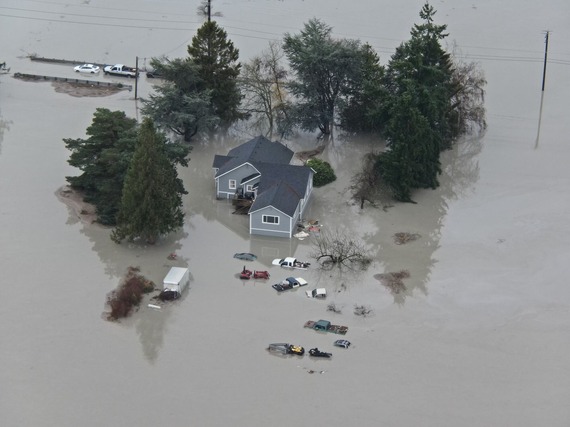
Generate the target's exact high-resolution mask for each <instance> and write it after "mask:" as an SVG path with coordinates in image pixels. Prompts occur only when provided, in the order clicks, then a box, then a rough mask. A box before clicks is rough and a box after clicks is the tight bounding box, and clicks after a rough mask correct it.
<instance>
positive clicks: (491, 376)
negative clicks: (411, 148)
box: [0, 0, 570, 427]
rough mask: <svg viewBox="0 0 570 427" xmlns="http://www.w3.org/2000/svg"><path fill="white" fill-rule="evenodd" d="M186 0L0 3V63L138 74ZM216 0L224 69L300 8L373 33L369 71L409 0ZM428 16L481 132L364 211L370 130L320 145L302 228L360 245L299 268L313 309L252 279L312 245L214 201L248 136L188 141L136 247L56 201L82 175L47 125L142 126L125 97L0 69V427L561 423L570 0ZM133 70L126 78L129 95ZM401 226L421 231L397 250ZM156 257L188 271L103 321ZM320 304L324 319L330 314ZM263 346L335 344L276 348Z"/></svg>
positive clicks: (372, 144) (449, 5)
mask: <svg viewBox="0 0 570 427" xmlns="http://www.w3.org/2000/svg"><path fill="white" fill-rule="evenodd" d="M195 3H196V4H188V2H186V1H182V0H172V1H169V2H164V1H158V0H147V1H144V2H140V1H134V0H122V1H120V2H117V1H111V0H90V1H80V0H70V1H67V2H66V3H65V4H64V3H57V2H55V3H50V4H49V7H48V5H47V3H42V2H35V3H33V4H32V3H31V2H21V1H16V0H5V1H4V2H3V10H4V13H3V14H2V16H0V24H1V25H0V28H2V30H1V31H2V36H3V37H2V40H3V41H4V43H3V48H2V53H1V54H2V58H0V62H2V61H6V62H7V65H8V66H9V67H11V73H15V72H21V73H30V74H42V75H52V76H60V77H66V76H67V77H72V76H74V73H73V71H72V68H71V67H70V66H63V65H56V64H41V63H36V62H32V61H30V60H29V59H27V57H26V56H27V55H30V54H34V53H35V54H37V55H39V56H44V57H51V58H65V59H77V60H81V61H88V62H96V63H117V62H122V63H126V64H127V65H134V63H135V60H136V57H138V59H139V64H140V65H142V66H145V65H147V64H148V61H149V59H150V57H152V56H160V55H167V56H169V57H179V56H184V55H185V54H186V53H185V52H186V46H187V44H188V43H189V42H190V40H191V38H192V36H193V35H194V33H195V31H196V28H197V27H198V26H199V25H200V20H199V19H198V17H197V16H196V15H195V8H196V7H197V4H198V2H195ZM212 3H213V6H214V7H215V8H219V10H220V11H221V12H222V13H223V17H221V18H217V19H218V20H219V23H220V24H221V25H222V26H224V27H225V28H226V29H227V31H228V34H229V37H230V38H231V39H232V40H233V41H234V43H235V44H236V47H238V49H240V54H241V58H242V61H245V60H247V58H250V57H252V56H253V55H256V54H258V53H260V52H261V50H263V49H265V48H266V46H267V43H268V42H269V40H271V39H280V38H281V37H282V35H283V34H284V33H285V32H290V33H296V32H298V31H299V30H300V29H301V28H302V25H303V23H304V22H307V21H308V20H309V19H310V18H312V17H315V16H316V17H319V18H321V19H322V20H324V21H325V22H326V23H328V24H329V25H331V26H333V28H334V35H335V36H338V37H353V38H360V39H361V40H363V41H367V42H369V43H370V44H371V45H372V46H373V47H374V48H375V49H377V51H378V52H379V53H380V55H381V59H382V61H383V62H384V63H385V62H386V61H387V59H388V58H389V56H390V55H391V53H393V49H394V47H395V46H397V45H398V44H399V43H400V42H401V41H402V40H404V39H406V38H407V37H408V34H409V30H410V28H411V26H412V24H413V23H414V22H418V21H419V17H418V12H419V10H420V8H421V6H422V4H423V1H416V0H402V1H398V2H389V1H385V0H362V1H361V2H359V4H358V5H356V4H354V2H352V3H350V2H343V1H340V0H313V1H311V2H308V1H302V0H285V1H278V0H263V1H262V0H250V1H234V2H212ZM499 3H500V4H499ZM434 6H435V8H436V9H437V10H438V14H437V15H436V20H437V21H438V22H441V23H446V24H448V31H449V33H450V41H453V40H454V41H456V42H457V45H458V47H459V48H460V49H461V51H462V52H463V54H464V55H465V56H466V58H467V60H474V61H478V62H479V63H480V64H481V66H482V68H483V69H484V70H485V73H486V76H487V79H488V82H489V83H488V87H487V89H488V90H487V102H486V106H487V111H488V116H487V117H488V124H489V126H488V130H487V132H486V133H485V134H484V135H481V136H478V137H475V136H471V137H467V138H465V139H462V140H460V141H458V142H457V144H456V146H455V147H454V149H453V150H450V151H448V152H446V153H444V154H443V157H442V168H443V173H442V175H441V178H440V183H441V186H440V187H439V188H438V189H437V190H434V191H431V190H430V191H419V192H417V193H416V194H415V195H414V199H415V201H417V204H415V205H412V204H398V203H394V204H393V206H392V207H389V208H387V209H385V210H384V209H382V207H381V206H379V207H376V208H374V207H371V206H368V205H367V206H366V207H365V209H364V210H360V209H359V206H358V205H356V204H354V203H353V202H352V201H351V200H350V196H349V191H348V187H349V185H350V179H351V177H352V176H353V174H354V173H355V171H357V170H358V167H359V162H360V159H361V157H362V155H363V154H364V153H366V152H368V151H370V150H374V149H376V148H377V147H378V143H377V142H376V141H373V140H368V139H363V138H361V139H359V138H354V137H352V136H347V135H343V134H342V133H337V134H336V135H335V138H334V140H333V141H331V142H329V143H327V144H326V147H325V148H324V151H323V152H322V154H321V157H322V158H323V159H325V160H327V161H328V162H330V163H331V165H332V166H333V167H334V169H335V172H336V174H337V176H338V180H337V181H336V182H335V183H334V184H332V185H329V186H326V187H324V188H319V189H316V190H315V192H314V197H313V199H312V202H311V207H310V212H309V214H308V218H313V219H317V220H318V221H319V223H320V224H322V226H323V227H325V228H327V229H331V230H334V229H343V230H346V231H347V232H350V233H352V234H353V235H354V236H356V237H358V238H360V239H362V240H363V241H364V242H365V243H366V244H367V245H368V247H369V248H370V250H371V251H372V253H373V257H374V263H373V265H372V266H371V267H370V268H369V269H368V270H366V271H363V272H344V273H342V274H340V273H338V272H337V271H321V270H319V269H317V268H313V267H311V268H310V269H309V270H307V271H306V272H305V271H303V272H302V274H301V275H302V277H304V278H305V279H306V280H307V281H308V282H309V287H316V286H318V287H326V288H327V291H328V294H329V295H328V298H327V300H326V301H317V300H312V299H308V298H306V297H305V295H304V292H303V290H300V291H294V292H289V293H283V294H277V293H276V292H275V291H274V290H273V289H272V288H271V284H272V283H274V282H277V281H279V280H281V279H283V278H284V277H285V276H286V275H289V272H287V271H283V270H281V269H279V268H277V267H274V266H272V265H271V260H272V259H273V258H275V257H282V256H286V255H294V256H296V257H298V258H300V259H306V258H308V257H309V253H310V251H311V243H310V239H305V240H303V241H300V240H296V239H293V240H278V239H270V238H261V237H250V236H249V235H248V231H247V219H246V218H245V217H243V216H236V215H232V213H231V207H230V206H229V204H227V203H226V202H224V201H217V200H215V199H214V198H213V191H214V181H213V171H212V167H211V165H212V160H213V156H214V155H215V154H225V153H227V151H228V150H229V149H230V148H232V147H234V146H236V145H237V144H239V143H242V142H244V141H246V140H248V139H249V138H251V137H252V136H255V135H254V134H247V133H246V132H242V133H236V134H235V135H232V136H231V137H225V138H222V137H219V138H213V139H212V140H208V141H200V142H196V143H195V144H194V148H193V151H192V153H191V161H190V163H189V166H188V168H182V169H180V176H181V177H182V179H183V180H184V183H185V186H186V188H187V190H188V192H189V193H188V195H187V196H185V198H184V209H185V212H186V221H185V225H184V228H183V229H182V230H181V231H180V232H179V233H176V234H173V235H170V236H168V238H166V239H164V240H162V241H160V242H159V243H158V244H157V245H155V246H139V245H132V244H122V245H116V244H114V243H112V242H111V240H110V239H109V233H110V230H109V229H106V228H104V227H99V226H95V225H93V224H91V223H90V221H82V220H81V218H80V217H79V216H78V215H77V207H76V206H75V207H74V205H73V204H69V203H68V204H66V203H64V202H62V197H61V194H60V190H61V189H62V188H63V187H64V186H65V184H66V181H65V177H66V176H69V175H74V174H77V173H78V171H77V170H75V169H74V168H72V167H70V166H69V165H68V163H67V159H68V156H69V152H67V150H66V149H65V146H64V144H63V142H62V139H63V138H81V137H84V136H85V129H86V128H87V126H89V124H90V123H91V120H92V116H93V113H94V111H95V109H96V108H98V107H105V108H109V109H111V110H124V111H125V112H126V113H127V114H128V115H129V116H131V117H135V118H137V119H139V120H140V119H141V115H140V111H139V108H140V101H138V100H135V99H134V91H131V92H129V91H121V92H118V93H115V94H108V96H100V97H93V96H71V95H72V94H70V93H62V92H60V91H59V90H56V88H54V87H53V86H52V84H51V83H49V82H43V83H38V82H25V81H21V80H18V79H14V78H12V76H11V74H2V75H0V242H1V245H0V271H1V272H2V281H1V283H2V288H3V295H4V298H3V302H2V304H0V320H1V321H0V342H1V347H0V383H1V384H2V391H1V392H0V414H2V415H1V419H2V422H1V423H2V425H3V426H6V427H36V426H58V427H61V426H86V427H90V426H93V427H99V426H102V425H109V426H114V425H137V426H149V427H150V426H157V425H165V426H172V427H177V426H188V425H197V426H222V425H229V424H232V425H236V426H245V425H247V426H253V427H255V426H262V425H263V426H267V425H271V426H290V425H291V424H292V423H294V424H297V425H323V426H324V425H326V426H331V427H335V426H354V425H362V426H371V425H388V426H418V425H422V426H438V427H441V426H450V427H452V426H453V427H456V426H511V425H512V426H515V425H516V426H517V427H523V426H524V427H535V426H538V425H544V426H549V427H567V426H568V425H570V409H569V406H568V404H567V402H568V398H569V390H570V370H568V366H567V359H568V354H569V353H570V340H568V336H569V333H570V287H568V283H567V282H568V281H567V277H568V275H569V273H570V267H569V264H568V259H569V258H570V245H569V240H568V236H569V235H570V233H569V232H570V226H569V225H568V224H569V223H568V217H569V214H570V198H569V197H568V188H569V186H570V168H568V158H570V145H569V144H568V143H567V141H568V135H569V134H570V124H569V123H570V122H569V121H568V120H567V115H568V111H569V110H570V109H569V105H568V104H569V99H570V84H569V79H568V75H569V74H568V70H569V66H570V52H569V50H568V46H567V43H566V41H567V40H569V39H570V34H569V32H570V25H568V24H569V22H568V17H570V3H568V2H567V1H566V0H549V1H546V2H538V1H530V0H527V1H523V2H520V1H515V0H505V1H501V2H496V1H491V0H482V1H477V2H437V3H434ZM48 12H49V13H48ZM545 29H549V30H552V33H551V37H550V45H549V58H550V59H549V63H548V70H547V82H546V90H545V92H544V95H543V98H542V100H541V92H540V86H541V77H542V65H543V62H542V61H543V54H544V34H543V30H545ZM8 41H9V42H8ZM85 78H86V79H93V80H94V81H114V82H118V81H120V80H117V79H116V78H110V77H105V76H103V75H99V76H94V77H91V76H86V77H85ZM152 83H153V81H151V80H148V79H146V77H142V78H141V79H140V80H139V86H138V88H137V89H138V96H139V97H147V96H148V94H149V93H150V92H151V91H152ZM541 101H542V102H541ZM283 142H284V143H286V144H288V145H289V146H290V147H292V148H293V149H294V150H295V151H309V150H316V149H319V145H320V144H321V142H320V141H317V140H316V139H315V136H314V135H298V136H295V137H294V138H291V139H290V140H286V141H283ZM396 233H410V235H414V236H419V237H418V238H417V239H415V240H413V239H412V240H409V241H406V242H405V243H404V244H398V243H401V242H398V239H397V236H396V239H395V235H396ZM235 252H253V253H255V254H257V255H258V260H257V261H255V262H253V263H251V264H248V266H249V265H251V266H252V269H258V270H268V271H269V272H270V274H271V279H270V280H269V281H263V280H251V281H242V280H239V279H238V278H237V273H239V271H240V270H241V269H242V268H243V261H239V260H236V259H234V258H233V254H234V253H235ZM171 253H176V255H177V256H176V259H171V258H172V257H169V254H171ZM173 265H177V266H178V265H179V266H188V267H189V268H190V271H191V282H190V288H189V290H188V291H187V292H186V293H185V295H184V297H183V298H182V299H180V300H178V301H176V302H174V303H171V304H165V305H164V306H162V307H161V309H152V308H149V307H148V306H147V303H148V302H149V301H145V304H143V305H142V306H141V308H140V310H139V311H137V312H136V313H135V314H134V315H133V316H132V317H130V318H128V319H126V320H124V321H122V322H120V323H112V322H108V321H106V320H104V315H103V312H104V311H105V306H104V302H105V298H106V295H107V294H108V293H109V292H110V291H111V290H112V289H114V288H115V287H116V286H117V285H118V283H119V281H120V279H121V278H122V277H123V275H124V274H125V273H126V271H127V269H128V267H129V266H139V267H140V268H141V272H142V273H143V274H144V275H145V276H146V277H148V278H149V279H151V280H153V281H155V282H156V283H158V284H159V283H160V281H161V279H162V278H163V277H164V275H165V274H166V272H167V271H168V269H169V267H170V266H173ZM402 272H407V273H402ZM390 273H395V275H392V276H388V275H389V274H390ZM407 274H409V277H407ZM386 277H392V278H396V279H397V280H400V282H401V283H397V284H396V285H394V284H392V285H389V282H387V281H386V280H385V279H386ZM382 279H383V280H382ZM331 303H334V305H335V307H336V308H337V311H339V312H338V313H334V312H331V311H327V305H328V304H331ZM355 306H359V307H364V310H361V311H360V312H361V313H363V312H364V313H368V315H366V316H358V315H355V314H354V310H355ZM310 319H313V320H318V319H328V320H331V321H332V322H333V323H336V324H342V325H346V326H348V327H349V331H348V334H347V335H346V336H344V337H343V338H346V339H348V340H350V341H351V342H352V346H351V347H350V348H349V349H346V350H345V349H341V348H336V347H333V341H334V340H335V339H337V338H338V336H332V335H327V334H323V333H316V332H314V331H310V330H307V329H304V328H303V324H304V323H305V321H306V320H310ZM271 342H290V343H294V344H299V345H303V346H304V347H305V348H313V347H318V348H319V349H321V350H323V351H327V352H332V353H333V357H332V358H331V359H330V360H320V359H314V358H311V357H309V356H304V357H298V356H290V357H279V356H274V355H272V354H269V353H268V352H267V351H266V350H265V349H266V348H267V345H268V344H269V343H271Z"/></svg>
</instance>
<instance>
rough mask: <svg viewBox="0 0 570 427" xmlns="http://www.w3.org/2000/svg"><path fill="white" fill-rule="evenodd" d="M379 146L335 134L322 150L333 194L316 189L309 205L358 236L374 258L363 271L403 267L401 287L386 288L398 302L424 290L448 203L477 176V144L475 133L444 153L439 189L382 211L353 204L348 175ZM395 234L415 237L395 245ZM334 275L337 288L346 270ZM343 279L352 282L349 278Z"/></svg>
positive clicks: (392, 270) (464, 192)
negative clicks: (333, 177) (332, 174)
mask: <svg viewBox="0 0 570 427" xmlns="http://www.w3.org/2000/svg"><path fill="white" fill-rule="evenodd" d="M381 148H382V142H381V141H379V140H377V139H372V138H370V139H366V138H360V139H356V138H352V137H346V136H342V135H339V136H337V137H336V139H335V140H334V143H331V144H329V146H328V148H327V151H325V153H324V157H325V160H327V161H328V162H329V163H331V165H332V166H333V168H334V170H335V172H336V173H337V178H338V182H337V183H336V184H335V188H336V192H334V191H328V192H325V191H321V190H320V189H317V191H316V192H317V194H318V197H316V198H315V199H316V201H317V203H315V204H313V205H312V207H311V214H312V215H314V216H315V217H318V218H320V219H321V220H322V221H324V222H325V223H326V224H327V226H329V227H331V226H337V227H342V229H344V230H351V231H352V233H353V234H356V235H358V234H360V237H361V238H362V239H363V241H364V242H365V243H366V245H367V246H368V248H369V249H370V251H371V253H372V257H373V260H374V261H375V263H374V265H373V266H371V268H370V269H369V271H368V274H369V275H370V274H372V275H374V274H379V273H397V272H400V271H402V270H404V271H409V273H410V277H409V278H408V279H404V280H403V284H404V286H405V287H402V286H399V287H398V286H396V287H392V288H391V289H388V291H389V292H391V294H392V296H393V298H394V302H395V303H396V304H399V305H402V304H404V303H405V300H406V298H407V297H408V296H411V295H413V294H414V293H415V292H420V293H421V294H424V295H427V293H428V289H427V283H428V281H429V279H430V275H431V271H432V270H433V268H434V266H435V264H436V263H437V260H436V259H435V258H434V256H433V254H434V253H435V251H436V250H437V249H438V248H439V240H440V237H441V229H442V227H443V223H444V218H445V215H446V214H447V211H448V208H449V203H450V202H451V201H453V200H457V199H459V198H462V197H465V196H466V195H467V194H468V193H469V191H472V189H473V185H474V184H475V183H476V182H477V180H478V179H479V165H478V154H479V153H480V151H481V148H482V142H481V135H479V136H477V137H471V138H465V139H462V140H460V141H458V142H457V144H456V145H455V146H454V147H453V149H452V150H449V151H446V152H444V153H443V154H442V158H441V161H442V174H441V176H440V178H439V179H440V187H439V188H438V189H436V190H423V191H418V192H417V193H416V194H415V200H416V201H417V202H418V204H417V205H411V204H400V203H395V202H393V204H394V207H393V208H388V209H382V203H378V204H377V206H371V205H369V204H366V205H365V208H364V210H361V209H359V206H358V204H357V203H356V202H350V200H351V192H350V179H351V177H352V175H353V174H354V171H356V170H358V167H359V165H360V162H361V159H362V156H363V155H364V154H365V153H368V152H371V151H377V150H379V149H381ZM398 232H408V233H412V234H414V233H417V234H420V235H421V238H419V239H418V240H416V241H413V242H409V243H406V244H400V245H399V244H397V243H396V242H395V240H394V235H395V234H396V233H398ZM335 274H337V275H338V277H335V278H334V281H335V282H336V283H338V284H339V285H338V286H340V284H341V283H344V282H345V281H344V280H343V278H342V277H341V274H345V275H346V274H347V273H346V272H345V273H340V272H338V271H337V272H336V273H335ZM349 274H353V273H349ZM375 281H376V283H378V284H379V283H380V282H378V281H377V280H376V279H375ZM349 283H354V280H351V281H349Z"/></svg>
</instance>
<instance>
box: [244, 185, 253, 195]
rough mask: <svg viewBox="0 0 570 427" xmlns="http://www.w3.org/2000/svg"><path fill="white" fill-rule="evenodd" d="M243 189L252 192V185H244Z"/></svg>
mask: <svg viewBox="0 0 570 427" xmlns="http://www.w3.org/2000/svg"><path fill="white" fill-rule="evenodd" d="M245 191H247V192H248V193H253V185H246V186H245Z"/></svg>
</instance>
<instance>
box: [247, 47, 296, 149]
mask: <svg viewBox="0 0 570 427" xmlns="http://www.w3.org/2000/svg"><path fill="white" fill-rule="evenodd" d="M282 59H283V52H282V50H281V48H280V47H279V45H278V44H277V42H270V43H269V48H268V49H267V50H265V51H263V52H262V53H261V55H260V56H256V57H254V58H252V59H251V60H250V61H249V62H248V63H246V64H244V65H243V67H242V70H241V77H240V86H241V89H242V93H243V95H244V99H243V101H242V109H243V111H244V112H245V113H246V114H247V115H248V116H250V118H251V126H252V127H253V128H254V129H255V130H256V131H260V132H262V133H263V134H265V135H266V136H267V137H269V138H271V137H272V136H273V133H274V132H275V130H276V129H277V128H279V129H283V128H284V126H283V125H284V124H286V123H288V122H289V119H288V117H287V101H286V95H287V94H286V91H285V85H286V79H287V72H286V70H285V68H284V67H283V65H282Z"/></svg>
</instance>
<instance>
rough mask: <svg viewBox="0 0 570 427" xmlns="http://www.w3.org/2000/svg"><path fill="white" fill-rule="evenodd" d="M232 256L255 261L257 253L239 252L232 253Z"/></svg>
mask: <svg viewBox="0 0 570 427" xmlns="http://www.w3.org/2000/svg"><path fill="white" fill-rule="evenodd" d="M234 258H237V259H241V260H244V261H255V260H256V259H257V255H254V254H250V253H249V252H240V253H237V254H234Z"/></svg>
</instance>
